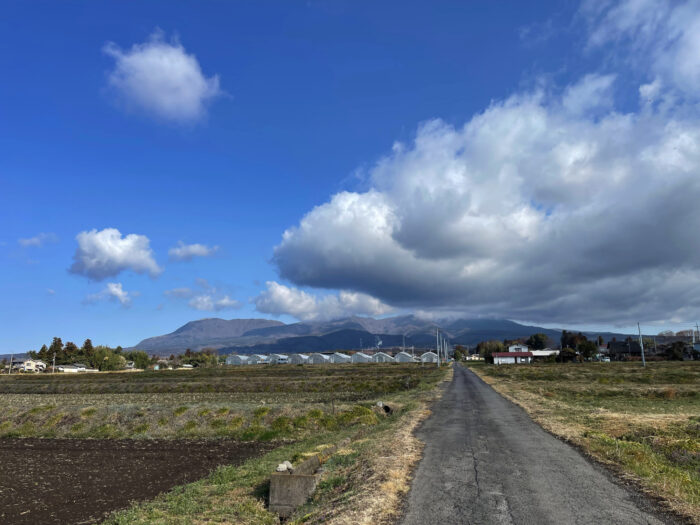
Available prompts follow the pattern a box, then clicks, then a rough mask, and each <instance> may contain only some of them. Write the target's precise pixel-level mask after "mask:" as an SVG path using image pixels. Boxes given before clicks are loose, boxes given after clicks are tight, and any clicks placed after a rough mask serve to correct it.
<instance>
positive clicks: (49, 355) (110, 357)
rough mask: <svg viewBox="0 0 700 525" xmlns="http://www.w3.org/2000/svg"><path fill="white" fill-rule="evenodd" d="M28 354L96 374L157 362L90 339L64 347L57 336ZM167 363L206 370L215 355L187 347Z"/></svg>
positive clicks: (139, 352) (137, 352)
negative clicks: (128, 365) (88, 369)
mask: <svg viewBox="0 0 700 525" xmlns="http://www.w3.org/2000/svg"><path fill="white" fill-rule="evenodd" d="M28 354H29V357H30V358H31V359H40V360H41V361H43V362H45V363H46V364H47V365H49V366H51V365H52V364H53V363H54V356H55V358H56V361H55V363H56V365H70V364H74V363H80V364H84V365H85V366H87V367H88V368H94V369H97V370H100V371H109V370H123V369H124V368H126V364H127V362H129V361H131V362H133V363H134V368H141V369H146V368H149V367H150V366H151V365H154V364H156V363H158V361H159V360H160V359H161V358H160V357H159V356H157V355H153V356H149V355H148V354H147V353H146V352H144V351H143V350H128V351H125V350H124V349H123V348H122V347H121V346H117V347H116V348H111V347H109V346H105V345H97V346H95V345H93V344H92V341H91V340H90V339H86V340H85V342H84V343H83V345H82V346H80V347H79V346H78V345H76V344H75V343H73V342H72V341H68V342H66V343H65V344H64V343H63V341H62V339H61V338H60V337H54V338H53V341H52V342H51V344H50V345H49V346H46V345H42V347H41V349H40V350H39V351H35V350H30V351H29V352H28ZM168 361H169V362H170V363H171V364H172V365H173V366H181V365H192V366H194V367H210V366H216V365H217V364H218V363H219V355H218V352H217V351H216V350H215V349H213V348H205V349H203V350H201V351H198V352H195V351H192V350H191V349H189V348H188V349H187V350H186V351H185V353H184V354H182V355H177V356H176V355H174V354H172V355H171V356H170V358H169V359H168Z"/></svg>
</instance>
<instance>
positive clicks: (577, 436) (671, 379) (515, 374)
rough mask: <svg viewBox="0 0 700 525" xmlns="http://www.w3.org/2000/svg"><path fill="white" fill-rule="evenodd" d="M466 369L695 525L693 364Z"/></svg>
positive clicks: (697, 396) (698, 512) (699, 469)
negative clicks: (643, 368)
mask: <svg viewBox="0 0 700 525" xmlns="http://www.w3.org/2000/svg"><path fill="white" fill-rule="evenodd" d="M470 368H471V369H472V370H473V371H474V372H476V373H477V374H479V376H480V377H481V378H482V379H483V380H484V381H485V382H486V383H488V384H490V385H491V386H492V387H493V388H495V389H496V390H497V391H498V392H499V393H501V394H502V395H503V396H504V397H506V398H508V399H510V400H511V401H512V402H514V403H515V404H517V405H519V406H521V407H522V408H523V409H524V410H525V411H526V412H527V413H528V414H529V415H530V416H531V417H532V419H533V420H534V421H536V422H537V423H539V424H540V425H541V426H542V427H543V428H545V429H546V430H548V431H549V432H551V433H553V434H555V435H557V436H560V437H562V438H564V439H566V440H567V441H569V442H571V443H573V444H575V445H576V446H578V447H580V448H581V449H582V450H584V451H585V452H587V453H588V454H590V455H591V456H592V457H594V458H595V459H596V460H598V461H600V462H602V463H604V464H606V465H608V466H609V467H611V468H612V470H613V471H614V472H616V473H617V474H618V475H620V476H621V477H624V478H625V479H626V480H627V481H632V482H634V483H635V484H637V485H638V486H639V487H640V489H641V490H642V491H644V492H646V493H648V494H650V495H652V496H654V497H655V498H660V499H661V500H662V502H663V503H664V505H666V506H667V507H668V508H669V509H671V510H673V511H675V512H677V513H678V514H680V515H682V516H685V517H687V518H689V519H690V520H692V521H693V522H695V523H700V417H698V416H700V388H698V387H699V386H700V363H695V364H693V363H678V364H675V365H674V364H673V363H654V364H652V365H650V366H649V367H647V368H650V369H651V370H641V367H639V365H636V366H632V365H626V364H621V363H620V364H617V363H610V364H607V366H605V365H604V366H602V367H601V366H598V365H595V366H588V365H555V364H553V365H543V366H527V367H503V366H501V367H495V366H489V365H478V366H471V367H470Z"/></svg>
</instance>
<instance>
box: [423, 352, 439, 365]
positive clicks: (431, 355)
mask: <svg viewBox="0 0 700 525" xmlns="http://www.w3.org/2000/svg"><path fill="white" fill-rule="evenodd" d="M437 360H438V358H437V354H436V353H435V352H425V353H424V354H423V355H421V356H420V362H421V363H437Z"/></svg>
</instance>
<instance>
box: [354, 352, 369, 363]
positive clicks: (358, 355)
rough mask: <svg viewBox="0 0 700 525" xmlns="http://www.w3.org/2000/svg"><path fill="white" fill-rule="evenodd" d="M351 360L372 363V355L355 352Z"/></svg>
mask: <svg viewBox="0 0 700 525" xmlns="http://www.w3.org/2000/svg"><path fill="white" fill-rule="evenodd" d="M350 360H351V361H352V362H353V363H371V362H372V357H371V356H368V355H367V354H365V353H362V352H355V353H354V354H352V357H351V358H350Z"/></svg>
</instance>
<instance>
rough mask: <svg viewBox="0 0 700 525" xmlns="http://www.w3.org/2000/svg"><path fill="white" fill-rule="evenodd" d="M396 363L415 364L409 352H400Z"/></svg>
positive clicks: (396, 357)
mask: <svg viewBox="0 0 700 525" xmlns="http://www.w3.org/2000/svg"><path fill="white" fill-rule="evenodd" d="M394 361H395V362H397V363H413V362H414V359H413V356H412V355H411V354H409V353H408V352H399V353H398V354H396V355H395V356H394Z"/></svg>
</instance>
